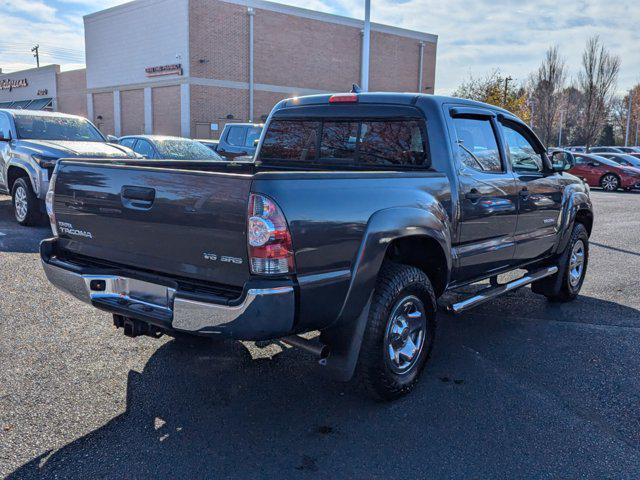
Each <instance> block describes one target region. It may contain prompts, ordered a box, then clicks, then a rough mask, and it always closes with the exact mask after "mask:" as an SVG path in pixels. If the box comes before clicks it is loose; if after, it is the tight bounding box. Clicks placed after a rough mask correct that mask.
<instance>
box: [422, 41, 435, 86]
mask: <svg viewBox="0 0 640 480" xmlns="http://www.w3.org/2000/svg"><path fill="white" fill-rule="evenodd" d="M436 51H437V45H436V44H435V43H425V45H424V65H423V75H424V76H423V78H422V93H433V92H434V87H435V84H436Z"/></svg>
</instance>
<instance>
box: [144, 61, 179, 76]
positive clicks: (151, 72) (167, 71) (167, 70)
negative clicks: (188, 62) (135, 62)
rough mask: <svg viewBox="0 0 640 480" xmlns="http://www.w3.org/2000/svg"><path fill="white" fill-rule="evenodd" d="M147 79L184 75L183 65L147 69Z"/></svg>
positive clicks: (145, 70)
mask: <svg viewBox="0 0 640 480" xmlns="http://www.w3.org/2000/svg"><path fill="white" fill-rule="evenodd" d="M144 72H145V73H146V74H147V77H159V76H161V75H182V65H181V64H179V63H176V64H173V65H161V66H159V67H147V68H145V69H144Z"/></svg>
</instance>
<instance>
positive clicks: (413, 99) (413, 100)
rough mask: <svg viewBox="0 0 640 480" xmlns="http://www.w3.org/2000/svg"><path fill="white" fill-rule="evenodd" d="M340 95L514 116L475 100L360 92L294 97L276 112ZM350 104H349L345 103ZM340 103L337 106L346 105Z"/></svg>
mask: <svg viewBox="0 0 640 480" xmlns="http://www.w3.org/2000/svg"><path fill="white" fill-rule="evenodd" d="M340 95H344V96H347V95H353V96H354V98H357V100H355V101H353V102H351V103H359V104H378V105H380V104H388V105H416V104H418V102H420V103H421V104H423V105H429V106H435V107H438V106H441V105H442V104H445V103H456V104H458V105H464V106H468V107H475V108H485V109H490V110H493V111H495V112H497V113H503V114H505V115H509V116H512V115H513V114H511V113H510V112H508V111H507V110H504V109H502V108H500V107H496V106H495V105H490V104H487V103H482V102H477V101H475V100H468V99H466V98H458V97H449V96H441V95H427V94H420V93H391V92H360V93H355V94H353V93H343V94H319V95H307V96H303V97H292V98H287V99H285V100H282V101H281V102H280V103H278V104H277V105H276V106H275V107H274V112H275V111H276V110H279V109H282V108H289V107H296V106H306V105H325V104H326V105H329V104H331V103H332V102H331V98H332V97H334V96H340ZM344 103H349V102H344ZM344 103H343V102H338V103H337V104H338V105H340V104H344Z"/></svg>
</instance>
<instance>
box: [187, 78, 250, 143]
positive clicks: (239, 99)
mask: <svg viewBox="0 0 640 480" xmlns="http://www.w3.org/2000/svg"><path fill="white" fill-rule="evenodd" d="M227 115H233V119H227ZM248 118H249V104H248V96H247V91H246V90H238V89H235V88H220V87H208V86H201V85H193V86H191V132H192V135H193V136H194V137H199V138H203V137H204V138H218V136H219V135H220V133H221V132H222V128H223V127H224V125H225V123H227V122H246V121H247V120H248ZM211 123H217V124H218V126H219V130H218V131H217V132H216V131H211V130H209V131H207V129H206V128H205V125H208V124H211ZM198 124H200V126H199V125H198ZM205 132H206V133H207V135H204V133H205Z"/></svg>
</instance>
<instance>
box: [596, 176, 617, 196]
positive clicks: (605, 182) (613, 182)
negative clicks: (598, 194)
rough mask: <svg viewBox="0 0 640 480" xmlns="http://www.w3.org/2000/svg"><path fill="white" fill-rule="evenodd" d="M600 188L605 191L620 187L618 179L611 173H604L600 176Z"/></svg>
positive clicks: (612, 190) (613, 190)
mask: <svg viewBox="0 0 640 480" xmlns="http://www.w3.org/2000/svg"><path fill="white" fill-rule="evenodd" d="M600 188H602V189H603V190H604V191H605V192H615V191H616V190H618V188H620V179H619V178H618V176H617V175H615V174H613V173H606V174H605V175H603V176H602V178H600Z"/></svg>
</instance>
